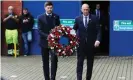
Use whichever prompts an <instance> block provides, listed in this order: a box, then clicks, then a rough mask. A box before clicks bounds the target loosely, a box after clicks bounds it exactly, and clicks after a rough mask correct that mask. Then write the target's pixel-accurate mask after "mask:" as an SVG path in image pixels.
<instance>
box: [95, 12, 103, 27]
mask: <svg viewBox="0 0 133 80" xmlns="http://www.w3.org/2000/svg"><path fill="white" fill-rule="evenodd" d="M93 14H94V15H95V16H96V10H95V11H94V12H93ZM99 24H100V25H104V16H103V12H102V11H101V10H100V19H99Z"/></svg>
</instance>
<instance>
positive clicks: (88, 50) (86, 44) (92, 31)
mask: <svg viewBox="0 0 133 80" xmlns="http://www.w3.org/2000/svg"><path fill="white" fill-rule="evenodd" d="M81 10H82V13H83V14H82V15H81V16H78V17H77V18H76V19H75V25H74V29H75V30H76V31H77V35H78V37H79V40H80V43H79V47H78V51H77V60H78V61H77V80H82V72H83V62H84V59H85V57H87V75H86V80H91V75H92V69H93V61H94V52H95V51H94V49H95V48H96V47H98V46H99V45H100V38H101V31H100V26H99V20H98V19H97V17H96V16H95V15H92V14H90V13H89V11H90V8H89V5H88V4H83V5H82V9H81Z"/></svg>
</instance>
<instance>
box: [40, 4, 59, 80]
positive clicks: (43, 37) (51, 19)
mask: <svg viewBox="0 0 133 80" xmlns="http://www.w3.org/2000/svg"><path fill="white" fill-rule="evenodd" d="M44 6H45V11H46V12H45V13H43V14H42V15H40V16H39V17H38V28H39V34H40V46H41V53H42V61H43V71H44V77H45V80H55V77H56V71H57V61H58V59H57V56H56V55H55V54H54V53H53V52H52V51H50V49H49V48H48V41H47V36H48V34H49V32H50V30H51V29H53V28H54V27H55V26H59V25H60V19H59V16H58V15H57V14H54V13H53V12H52V10H53V4H52V2H46V3H45V5H44ZM49 52H50V53H51V79H50V77H49Z"/></svg>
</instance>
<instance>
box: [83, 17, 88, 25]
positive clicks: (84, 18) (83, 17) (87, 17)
mask: <svg viewBox="0 0 133 80" xmlns="http://www.w3.org/2000/svg"><path fill="white" fill-rule="evenodd" d="M85 17H87V23H89V15H88V16H84V15H83V23H84V26H85Z"/></svg>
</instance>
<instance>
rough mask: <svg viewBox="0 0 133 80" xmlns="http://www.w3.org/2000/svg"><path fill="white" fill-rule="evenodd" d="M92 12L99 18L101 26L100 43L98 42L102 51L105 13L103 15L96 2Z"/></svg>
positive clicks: (103, 49)
mask: <svg viewBox="0 0 133 80" xmlns="http://www.w3.org/2000/svg"><path fill="white" fill-rule="evenodd" d="M94 14H95V15H96V16H97V18H98V19H99V24H100V27H101V33H102V36H101V44H100V51H101V52H102V53H103V52H104V51H105V46H104V45H105V42H104V38H105V37H104V35H105V34H104V32H105V24H106V23H105V15H103V12H102V11H101V9H100V4H96V9H95V11H94Z"/></svg>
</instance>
